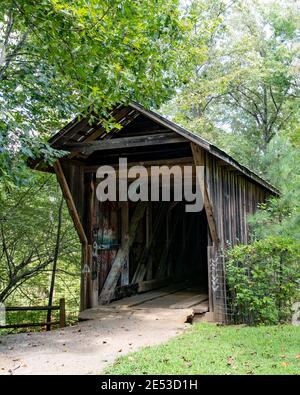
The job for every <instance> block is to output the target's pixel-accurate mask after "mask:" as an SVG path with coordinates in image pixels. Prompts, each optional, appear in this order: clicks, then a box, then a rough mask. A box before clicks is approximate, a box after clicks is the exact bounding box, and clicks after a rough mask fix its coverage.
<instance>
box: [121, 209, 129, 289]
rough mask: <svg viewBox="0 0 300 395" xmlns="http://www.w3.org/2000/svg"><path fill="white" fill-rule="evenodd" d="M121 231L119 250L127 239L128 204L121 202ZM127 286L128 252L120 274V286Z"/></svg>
mask: <svg viewBox="0 0 300 395" xmlns="http://www.w3.org/2000/svg"><path fill="white" fill-rule="evenodd" d="M121 223H122V225H121V230H122V240H121V248H124V247H125V246H126V242H127V240H128V237H129V234H128V232H129V202H128V201H127V202H121ZM128 284H129V252H128V253H127V255H126V256H125V259H124V262H123V267H122V272H121V285H128Z"/></svg>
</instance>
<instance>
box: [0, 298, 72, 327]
mask: <svg viewBox="0 0 300 395" xmlns="http://www.w3.org/2000/svg"><path fill="white" fill-rule="evenodd" d="M49 310H51V311H54V310H59V320H58V321H51V322H27V323H22V324H7V325H0V329H9V328H12V329H17V328H27V327H31V326H46V327H47V328H49V329H50V328H51V325H59V327H60V328H64V327H65V326H66V307H65V299H64V298H62V299H60V300H59V305H58V306H29V307H23V306H22V307H6V308H5V312H6V313H7V312H11V311H49Z"/></svg>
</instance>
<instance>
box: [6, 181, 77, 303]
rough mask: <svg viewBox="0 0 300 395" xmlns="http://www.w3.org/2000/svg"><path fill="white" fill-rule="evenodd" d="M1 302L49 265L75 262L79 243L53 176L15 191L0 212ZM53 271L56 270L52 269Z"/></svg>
mask: <svg viewBox="0 0 300 395" xmlns="http://www.w3.org/2000/svg"><path fill="white" fill-rule="evenodd" d="M0 235H1V237H0V302H4V301H6V300H7V299H8V298H9V297H10V296H11V295H12V294H13V293H15V291H16V290H18V289H20V288H22V287H24V285H25V284H26V282H28V281H30V280H32V279H34V278H35V277H36V276H39V275H40V274H41V273H43V272H45V271H51V269H50V266H51V264H55V265H56V263H57V259H58V256H59V258H60V261H62V260H64V261H69V262H70V261H72V258H73V257H74V258H75V259H76V260H77V266H78V271H79V266H80V264H79V263H78V262H79V260H80V259H79V254H77V252H78V251H77V246H78V244H77V243H78V240H77V237H76V234H75V231H74V229H73V225H72V223H71V221H70V219H68V215H67V209H66V208H65V207H64V210H63V211H62V210H61V197H60V196H59V193H58V186H57V184H56V182H55V179H54V178H53V176H49V175H48V176H44V175H42V176H38V177H37V178H35V179H34V180H32V181H31V184H30V185H29V186H28V187H26V188H25V187H23V188H22V191H20V189H19V188H15V189H14V191H13V192H12V193H10V195H9V197H8V198H7V199H6V202H5V204H3V205H1V211H0ZM55 269H56V268H55Z"/></svg>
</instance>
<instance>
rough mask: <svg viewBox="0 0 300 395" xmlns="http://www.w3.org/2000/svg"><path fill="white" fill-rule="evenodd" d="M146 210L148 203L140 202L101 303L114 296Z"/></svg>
mask: <svg viewBox="0 0 300 395" xmlns="http://www.w3.org/2000/svg"><path fill="white" fill-rule="evenodd" d="M145 210H146V205H145V204H144V203H143V202H138V204H137V206H136V209H135V211H134V213H133V216H132V219H131V222H130V228H129V233H128V238H127V240H126V242H125V243H124V245H123V246H121V247H120V248H119V250H118V253H117V256H116V258H115V260H114V263H113V265H112V267H111V269H110V272H109V274H108V276H107V278H106V281H105V283H104V285H103V288H102V291H101V294H100V298H99V303H100V304H107V303H109V302H110V301H111V299H112V298H113V296H114V293H115V288H116V285H117V283H118V280H119V277H120V274H121V270H122V266H123V264H124V260H125V259H126V257H127V255H128V253H129V250H130V247H131V246H132V243H133V242H134V239H135V235H136V232H137V229H138V226H139V223H140V221H141V219H142V218H143V216H144V213H145Z"/></svg>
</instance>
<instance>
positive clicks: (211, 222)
mask: <svg viewBox="0 0 300 395" xmlns="http://www.w3.org/2000/svg"><path fill="white" fill-rule="evenodd" d="M191 148H192V152H193V158H194V163H195V166H205V156H204V155H205V152H204V150H203V149H202V148H201V147H199V146H197V145H196V144H194V143H191ZM198 177H199V179H198V181H199V184H200V190H201V192H202V197H203V203H204V208H205V212H206V217H207V222H208V227H209V232H210V235H211V238H212V241H213V243H214V244H216V245H218V243H219V237H218V231H217V226H216V222H215V218H214V213H213V207H212V204H211V202H210V199H209V195H208V191H207V185H206V181H205V177H202V175H201V174H200V175H199V174H198Z"/></svg>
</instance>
